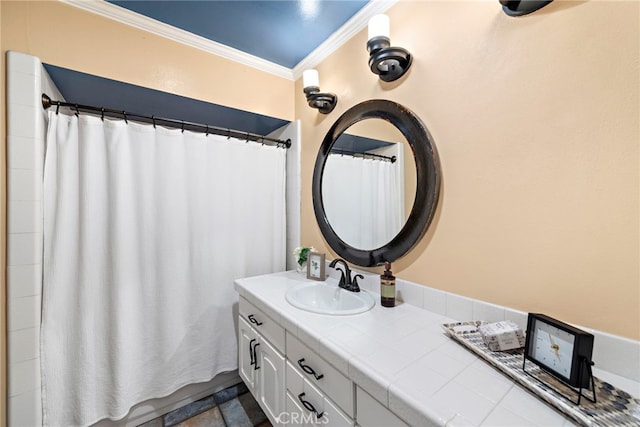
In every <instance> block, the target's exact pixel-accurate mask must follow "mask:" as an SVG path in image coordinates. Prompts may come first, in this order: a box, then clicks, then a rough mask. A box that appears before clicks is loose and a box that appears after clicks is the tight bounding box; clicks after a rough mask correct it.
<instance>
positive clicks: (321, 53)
mask: <svg viewBox="0 0 640 427" xmlns="http://www.w3.org/2000/svg"><path fill="white" fill-rule="evenodd" d="M397 2H398V0H379V1H378V0H372V1H370V2H369V3H367V4H366V5H364V7H363V8H362V9H360V11H358V13H356V14H355V15H353V17H351V19H349V20H348V21H347V22H345V23H344V25H343V26H342V27H340V28H339V29H338V30H337V31H336V32H335V33H333V34H332V35H331V36H330V37H329V38H328V39H327V40H325V41H324V42H323V43H322V44H321V45H320V46H318V47H317V48H315V49H314V50H313V51H312V52H311V53H310V54H309V55H307V56H306V58H304V59H303V60H302V61H300V62H298V64H296V66H295V67H293V69H292V71H293V79H294V80H297V79H299V78H300V77H302V72H303V71H304V70H307V69H309V68H313V67H315V66H316V65H318V64H319V63H321V62H322V61H323V60H324V59H326V58H327V57H328V56H329V55H331V54H332V53H333V52H335V51H336V50H337V49H338V48H339V47H340V46H342V45H343V44H345V43H346V42H347V41H349V40H350V39H351V38H352V37H353V36H355V35H356V34H357V33H358V32H360V30H362V29H363V28H365V27H366V26H367V25H368V24H369V19H371V18H372V17H373V16H374V15H377V14H379V13H384V12H386V11H387V10H388V9H389V8H390V7H391V6H393V5H394V4H396V3H397ZM363 49H366V46H364V47H363Z"/></svg>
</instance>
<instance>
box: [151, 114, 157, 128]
mask: <svg viewBox="0 0 640 427" xmlns="http://www.w3.org/2000/svg"><path fill="white" fill-rule="evenodd" d="M151 120H152V121H153V128H154V129H155V128H156V116H151Z"/></svg>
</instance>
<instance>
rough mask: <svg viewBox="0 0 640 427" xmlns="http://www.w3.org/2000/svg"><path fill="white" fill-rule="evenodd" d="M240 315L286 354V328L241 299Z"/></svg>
mask: <svg viewBox="0 0 640 427" xmlns="http://www.w3.org/2000/svg"><path fill="white" fill-rule="evenodd" d="M239 306H240V307H239V310H240V315H241V316H242V317H244V318H245V319H246V320H247V321H248V322H249V323H250V324H251V326H253V327H254V328H255V330H256V331H258V333H260V335H262V336H263V337H265V338H266V339H267V340H269V342H270V343H271V344H272V345H273V346H274V347H275V348H276V349H277V350H279V351H280V352H281V353H284V350H285V346H284V328H283V327H282V326H280V325H279V324H278V323H276V322H275V321H274V320H273V319H272V318H271V317H269V316H267V315H266V314H264V312H263V311H262V310H260V309H259V308H258V307H256V306H255V305H253V304H251V303H250V302H249V301H247V300H246V299H245V298H243V297H240V303H239Z"/></svg>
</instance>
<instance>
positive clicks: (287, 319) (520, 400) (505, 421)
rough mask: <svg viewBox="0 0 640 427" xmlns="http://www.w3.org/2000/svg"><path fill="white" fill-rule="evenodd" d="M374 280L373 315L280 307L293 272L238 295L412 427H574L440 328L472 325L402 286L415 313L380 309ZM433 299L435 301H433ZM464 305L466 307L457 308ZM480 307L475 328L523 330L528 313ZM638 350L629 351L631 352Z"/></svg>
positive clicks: (252, 281)
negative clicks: (505, 324) (507, 325)
mask: <svg viewBox="0 0 640 427" xmlns="http://www.w3.org/2000/svg"><path fill="white" fill-rule="evenodd" d="M377 277H378V276H373V275H368V277H367V278H366V279H365V280H364V281H363V285H362V286H361V288H362V289H363V290H365V291H368V292H371V293H373V294H374V297H375V298H376V305H375V306H374V307H373V309H371V310H370V311H367V312H365V313H361V314H356V315H349V316H330V315H323V314H315V313H311V312H307V311H303V310H300V309H297V308H295V307H293V306H292V305H290V304H289V303H288V302H287V301H286V299H285V293H286V291H287V289H289V288H290V287H292V286H294V285H296V284H298V283H300V282H301V281H307V279H306V278H305V277H304V276H303V275H301V274H299V273H296V272H283V273H275V274H270V275H264V276H257V277H252V278H246V279H239V280H236V282H235V288H236V290H237V291H238V293H239V294H240V295H241V296H243V297H244V298H246V299H247V300H248V301H249V302H251V303H253V304H254V305H256V306H257V307H258V308H260V309H262V310H263V311H264V312H265V313H266V314H267V315H269V316H270V317H272V319H273V320H275V321H276V322H278V323H280V325H282V326H283V327H284V328H286V330H288V331H289V332H290V333H292V334H293V335H295V336H297V337H298V338H299V339H300V340H301V341H302V342H304V343H305V344H306V345H307V346H309V347H310V348H311V349H312V350H315V351H316V352H318V354H320V355H321V356H322V357H323V358H325V359H326V360H327V361H328V362H329V363H331V364H332V365H334V366H335V367H336V368H337V369H338V370H340V371H341V372H342V373H343V374H344V375H346V376H347V377H348V378H350V379H351V380H352V381H353V382H355V383H356V384H358V385H359V386H360V387H361V388H363V389H364V390H365V391H367V392H368V393H369V394H370V395H371V396H373V397H374V398H376V399H377V400H378V401H379V402H380V403H382V404H383V405H385V406H386V407H387V408H389V409H390V410H391V411H392V412H394V413H395V414H396V415H397V416H399V417H400V418H402V419H403V420H405V421H406V422H407V423H408V424H410V425H413V426H428V425H439V426H445V425H446V426H457V425H475V426H500V425H501V426H515V425H518V426H569V425H573V422H572V421H571V420H569V419H568V418H566V417H565V416H563V415H562V414H561V413H559V412H557V411H556V410H554V409H552V408H551V407H549V406H547V405H546V404H545V403H543V402H542V401H541V400H539V399H538V398H537V397H535V396H533V395H532V394H530V393H529V392H527V391H526V390H525V389H524V388H522V387H521V386H519V385H518V384H516V383H514V382H513V381H512V380H511V379H509V378H508V377H506V376H504V375H503V374H501V373H500V372H498V371H497V370H496V369H494V368H493V367H491V366H490V365H489V364H487V363H486V362H485V361H483V360H482V359H480V358H478V357H476V356H475V355H474V354H473V353H471V352H470V351H468V350H467V349H465V348H464V347H462V346H460V345H459V344H457V343H456V342H455V341H453V340H452V339H450V338H449V337H448V336H447V335H445V334H444V332H443V329H442V327H441V325H442V324H443V323H450V322H453V321H457V320H462V321H465V320H471V319H470V318H455V319H454V318H452V317H449V316H445V315H444V314H438V313H437V312H434V311H430V310H429V309H428V308H429V306H430V305H431V304H434V302H433V301H430V302H429V303H426V301H425V304H424V305H423V303H422V298H424V296H423V294H422V293H421V292H422V290H421V289H414V288H413V287H412V286H406V285H405V286H399V287H398V294H399V295H402V293H403V292H404V294H405V295H406V297H405V300H410V299H411V298H412V295H411V294H412V293H415V294H416V295H413V298H414V299H416V298H418V297H417V293H420V296H419V298H420V304H419V305H420V306H416V305H412V304H409V303H402V302H400V303H397V305H396V307H393V308H385V307H382V306H381V305H380V299H379V296H378V295H377V294H375V292H372V291H371V290H372V289H376V288H375V284H376V279H377ZM316 283H317V282H316ZM414 286H418V287H419V288H422V286H420V285H414ZM427 289H430V288H427ZM431 296H433V297H434V298H436V299H437V298H438V294H434V295H431ZM443 298H444V297H443ZM452 301H453V300H452ZM469 301H470V302H469V303H470V304H473V302H471V300H469ZM464 303H465V302H464V299H463V300H462V302H459V301H458V302H456V304H464ZM450 305H451V306H452V307H451V308H452V309H455V307H454V304H450ZM485 305H486V307H484V306H478V310H477V312H478V313H481V312H487V313H486V315H485V316H483V317H485V318H484V319H483V318H477V319H475V320H486V321H494V319H493V318H491V317H495V316H496V314H495V313H499V314H498V315H497V316H498V317H500V316H501V317H502V319H504V318H505V317H506V318H514V320H515V321H516V323H519V324H522V322H525V323H526V313H519V312H515V314H514V313H511V312H510V311H509V310H507V311H506V314H505V309H504V308H499V307H497V306H492V305H490V304H486V303H485ZM421 306H423V307H427V308H422V307H421ZM500 310H502V311H500ZM492 311H493V312H494V313H493V316H492V314H491V312H492ZM502 319H495V320H496V321H497V320H502ZM523 329H524V328H523ZM635 343H636V342H632V343H631V344H630V345H631V348H632V349H633V350H634V351H635V349H636V347H635ZM633 357H635V353H634V354H633ZM594 373H595V374H596V376H598V377H599V378H602V379H604V380H606V381H609V382H610V383H612V384H614V385H616V386H617V387H620V388H623V389H625V390H626V391H627V392H629V393H631V394H632V395H634V396H638V390H640V384H639V383H638V381H635V379H629V378H625V377H622V376H620V375H615V374H609V373H607V372H605V371H602V370H595V371H594Z"/></svg>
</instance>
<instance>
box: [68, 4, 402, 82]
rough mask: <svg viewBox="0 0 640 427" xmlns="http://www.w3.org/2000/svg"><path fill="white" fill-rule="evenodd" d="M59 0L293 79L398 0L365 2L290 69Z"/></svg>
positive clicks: (123, 13) (157, 25) (137, 17)
mask: <svg viewBox="0 0 640 427" xmlns="http://www.w3.org/2000/svg"><path fill="white" fill-rule="evenodd" d="M59 1H61V2H62V3H65V4H68V5H70V6H74V7H77V8H79V9H82V10H84V11H87V12H91V13H94V14H96V15H100V16H103V17H105V18H109V19H112V20H114V21H117V22H120V23H122V24H125V25H129V26H131V27H134V28H138V29H139V30H143V31H147V32H150V33H152V34H156V35H158V36H160V37H164V38H167V39H169V40H173V41H175V42H178V43H181V44H184V45H186V46H190V47H193V48H196V49H199V50H202V51H205V52H207V53H211V54H214V55H217V56H221V57H223V58H226V59H229V60H231V61H235V62H238V63H240V64H244V65H247V66H249V67H253V68H256V69H258V70H260V71H264V72H266V73H270V74H273V75H276V76H278V77H282V78H285V79H288V80H297V79H299V78H300V77H301V76H302V72H303V71H304V70H306V69H308V68H313V67H315V66H316V65H318V64H319V63H320V62H322V61H323V60H324V59H325V58H327V57H328V56H329V55H331V54H332V53H333V52H334V51H335V50H336V49H338V48H339V47H340V46H342V45H343V44H344V43H345V42H347V41H348V40H349V39H351V37H353V36H354V35H355V34H357V33H358V32H359V31H360V30H362V28H364V27H366V25H367V23H368V22H369V19H370V18H371V17H372V16H374V15H376V14H378V13H383V12H384V11H386V10H387V9H389V8H390V7H391V6H392V5H393V4H395V3H396V2H397V1H398V0H379V1H378V0H372V1H371V2H369V3H367V4H366V5H365V6H364V7H363V8H362V9H360V11H359V12H358V13H356V14H355V15H354V16H353V17H352V18H351V19H349V20H348V21H347V22H346V23H345V24H344V25H343V26H342V27H340V28H339V29H338V30H337V31H336V32H335V33H333V34H332V35H331V36H330V37H329V38H328V39H327V40H325V41H324V42H323V43H322V44H321V45H320V46H318V47H317V48H316V49H315V50H313V52H311V53H310V54H309V55H307V57H306V58H304V59H303V60H302V61H300V62H299V63H298V64H297V65H296V66H295V67H293V68H292V69H290V68H287V67H283V66H282V65H278V64H276V63H273V62H271V61H267V60H264V59H262V58H259V57H257V56H254V55H251V54H248V53H246V52H242V51H240V50H238V49H234V48H232V47H229V46H226V45H223V44H221V43H218V42H214V41H212V40H209V39H206V38H204V37H201V36H198V35H195V34H193V33H190V32H188V31H185V30H181V29H179V28H176V27H173V26H171V25H168V24H165V23H163V22H160V21H157V20H155V19H152V18H149V17H146V16H144V15H141V14H139V13H136V12H133V11H130V10H128V9H125V8H122V7H120V6H117V5H115V4H112V3H109V2H107V1H104V0H89V1H88V0H59Z"/></svg>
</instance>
